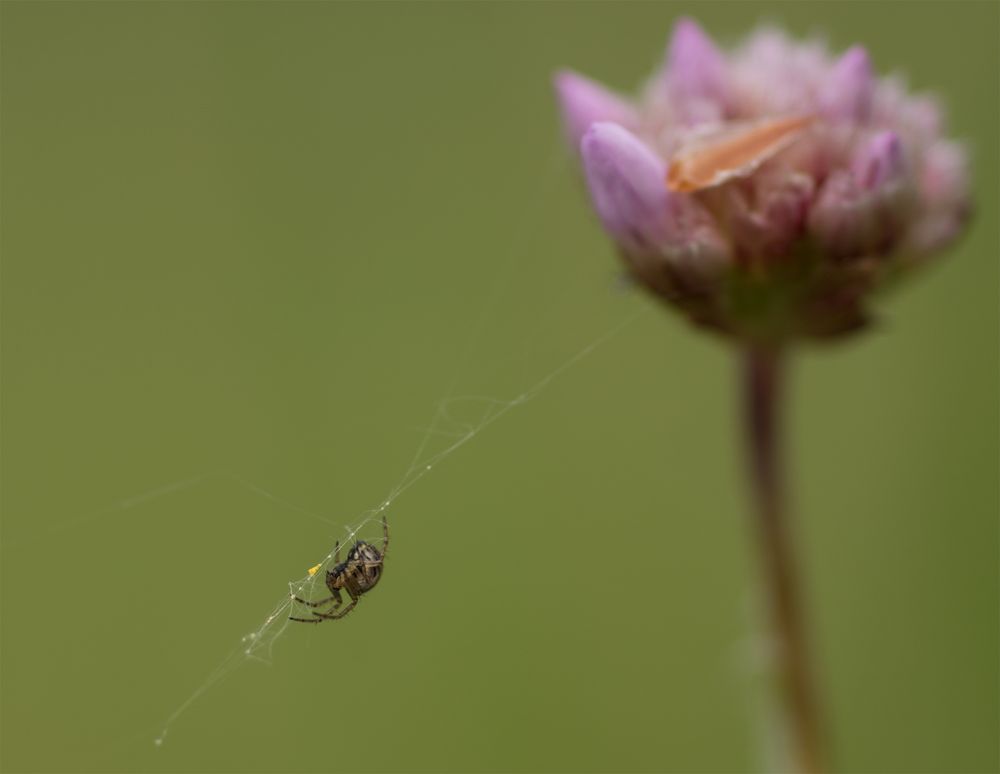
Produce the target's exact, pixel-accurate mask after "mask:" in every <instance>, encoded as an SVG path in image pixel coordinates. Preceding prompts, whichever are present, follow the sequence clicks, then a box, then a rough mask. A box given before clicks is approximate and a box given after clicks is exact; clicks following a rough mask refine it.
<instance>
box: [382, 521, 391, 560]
mask: <svg viewBox="0 0 1000 774" xmlns="http://www.w3.org/2000/svg"><path fill="white" fill-rule="evenodd" d="M387 553H389V522H387V521H386V520H385V514H384V513H383V514H382V561H383V562H384V561H385V555H386V554H387Z"/></svg>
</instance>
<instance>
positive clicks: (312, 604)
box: [292, 597, 340, 607]
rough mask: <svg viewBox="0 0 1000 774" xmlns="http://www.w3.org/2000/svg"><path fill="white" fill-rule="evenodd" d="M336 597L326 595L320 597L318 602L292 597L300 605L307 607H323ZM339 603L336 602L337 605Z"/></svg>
mask: <svg viewBox="0 0 1000 774" xmlns="http://www.w3.org/2000/svg"><path fill="white" fill-rule="evenodd" d="M336 598H337V597H327V598H326V599H321V600H319V601H318V602H310V601H309V600H308V599H302V597H292V599H294V600H295V601H296V602H298V603H299V604H300V605H308V606H309V607H323V605H325V604H326V603H327V602H333V600H335V599H336ZM339 604H340V603H338V606H339Z"/></svg>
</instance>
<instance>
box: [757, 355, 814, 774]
mask: <svg viewBox="0 0 1000 774" xmlns="http://www.w3.org/2000/svg"><path fill="white" fill-rule="evenodd" d="M744 357H745V363H744V371H743V384H744V401H745V402H744V417H745V423H746V433H747V446H748V453H749V463H750V478H751V483H752V489H753V495H754V497H753V499H754V521H755V522H756V525H755V526H756V532H757V542H758V547H759V551H760V564H761V571H762V572H763V581H764V583H763V587H764V598H765V602H766V607H767V611H766V612H767V615H768V622H769V624H770V635H771V637H770V640H771V641H770V643H769V644H770V645H771V646H772V647H771V649H770V650H771V651H772V652H773V658H774V669H775V672H776V678H777V682H778V686H777V687H778V691H779V700H780V711H781V712H782V715H783V718H782V721H783V722H782V726H783V727H784V728H785V729H786V730H787V735H788V737H789V742H790V745H791V750H790V753H791V762H792V765H794V766H795V768H796V770H797V771H799V772H801V774H819V773H820V772H821V771H822V770H823V765H822V758H823V755H822V744H821V731H820V717H819V710H818V705H817V699H816V693H815V689H814V682H813V679H812V675H811V671H810V660H809V654H808V647H807V642H806V634H805V621H804V616H803V608H802V602H801V597H800V590H799V584H798V580H797V575H796V567H795V558H794V547H793V545H792V540H791V536H790V533H789V514H788V511H787V508H786V505H785V498H784V486H783V475H782V470H783V469H782V460H781V443H780V437H781V432H780V430H781V428H780V425H781V421H780V419H781V418H780V416H779V411H780V408H781V406H782V389H781V388H782V374H783V371H782V353H781V352H780V351H779V350H778V349H776V348H765V347H750V348H748V349H747V351H746V353H745V355H744Z"/></svg>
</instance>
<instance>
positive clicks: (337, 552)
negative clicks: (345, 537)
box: [333, 540, 340, 564]
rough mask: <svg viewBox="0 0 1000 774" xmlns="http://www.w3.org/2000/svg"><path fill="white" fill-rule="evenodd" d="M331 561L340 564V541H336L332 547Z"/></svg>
mask: <svg viewBox="0 0 1000 774" xmlns="http://www.w3.org/2000/svg"><path fill="white" fill-rule="evenodd" d="M333 563H334V564H340V541H339V540H338V541H337V545H336V547H335V548H334V549H333Z"/></svg>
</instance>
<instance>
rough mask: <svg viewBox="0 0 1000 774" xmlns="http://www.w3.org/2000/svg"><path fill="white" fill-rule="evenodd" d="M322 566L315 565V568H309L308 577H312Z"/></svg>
mask: <svg viewBox="0 0 1000 774" xmlns="http://www.w3.org/2000/svg"><path fill="white" fill-rule="evenodd" d="M322 566H323V565H322V564H317V565H316V566H315V567H310V568H309V575H310V577H311V576H313V575H315V574H316V572H317V571H318V570H319V568H320V567H322Z"/></svg>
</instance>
